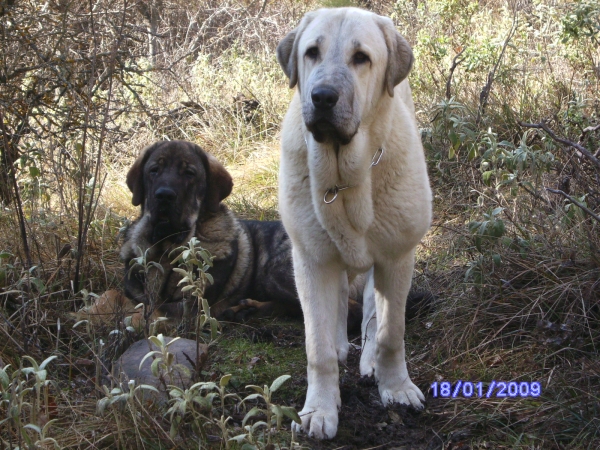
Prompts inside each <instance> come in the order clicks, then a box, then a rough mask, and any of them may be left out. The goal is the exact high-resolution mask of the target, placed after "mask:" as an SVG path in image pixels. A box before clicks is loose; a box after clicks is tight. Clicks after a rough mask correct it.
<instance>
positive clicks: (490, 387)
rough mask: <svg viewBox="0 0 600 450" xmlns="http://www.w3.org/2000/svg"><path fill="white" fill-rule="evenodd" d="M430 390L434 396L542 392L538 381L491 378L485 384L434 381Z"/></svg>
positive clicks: (505, 394)
mask: <svg viewBox="0 0 600 450" xmlns="http://www.w3.org/2000/svg"><path fill="white" fill-rule="evenodd" d="M486 385H487V386H486ZM431 391H432V394H433V396H434V397H444V398H456V397H465V398H472V397H476V398H491V397H496V398H504V397H539V396H540V395H541V394H542V384H541V383H540V382H539V381H495V380H492V381H491V382H490V383H485V385H484V383H483V382H482V381H479V382H472V381H463V380H458V381H457V382H456V383H454V384H452V383H450V382H449V381H441V382H438V381H435V382H434V383H432V384H431Z"/></svg>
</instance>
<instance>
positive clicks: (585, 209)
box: [546, 188, 600, 222]
mask: <svg viewBox="0 0 600 450" xmlns="http://www.w3.org/2000/svg"><path fill="white" fill-rule="evenodd" d="M546 190H547V191H548V192H552V193H553V194H559V195H562V196H563V197H564V198H566V199H569V201H570V202H571V203H573V204H575V205H577V206H579V207H580V208H581V209H583V210H584V211H585V212H586V213H588V214H589V215H590V216H592V217H593V218H594V219H596V221H598V222H600V216H598V215H596V214H594V212H593V211H592V210H590V209H589V208H588V207H587V206H585V205H584V204H582V203H581V202H579V201H578V200H577V199H575V198H573V197H571V196H570V195H569V194H567V193H566V192H563V191H560V190H558V189H550V188H546Z"/></svg>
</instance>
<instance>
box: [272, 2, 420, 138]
mask: <svg viewBox="0 0 600 450" xmlns="http://www.w3.org/2000/svg"><path fill="white" fill-rule="evenodd" d="M277 59H278V61H279V64H280V65H281V67H282V68H283V71H284V72H285V74H286V75H287V76H288V78H289V79H290V88H293V87H294V86H295V85H296V84H298V90H299V92H300V96H301V99H302V116H303V119H304V123H305V124H306V127H307V129H308V130H309V131H310V132H311V133H312V134H313V137H314V139H315V140H316V141H317V142H325V141H333V142H337V143H340V144H342V145H346V144H348V143H349V142H350V141H351V140H352V138H353V137H354V135H355V134H356V132H357V131H358V127H359V126H360V124H361V121H362V120H363V119H364V118H367V117H368V116H369V114H370V113H371V110H372V108H373V107H374V106H375V105H377V104H378V103H379V100H380V97H381V96H382V95H389V96H392V97H393V96H394V87H395V86H396V85H397V84H399V83H400V82H401V81H402V80H403V79H404V78H406V77H407V75H408V73H409V72H410V69H411V67H412V62H413V55H412V50H411V48H410V46H409V44H408V43H407V42H406V40H405V39H404V38H403V37H402V36H401V35H400V33H398V31H396V28H395V27H394V24H393V22H392V21H391V20H390V19H388V18H387V17H382V16H378V15H377V14H374V13H371V12H368V11H364V10H361V9H357V8H336V9H319V10H317V11H313V12H310V13H308V14H306V15H305V16H304V18H303V19H302V21H301V22H300V25H299V26H298V27H297V28H296V29H294V30H293V31H291V32H290V33H289V34H288V35H287V36H286V37H285V38H284V39H283V40H282V41H281V42H280V43H279V45H278V46H277Z"/></svg>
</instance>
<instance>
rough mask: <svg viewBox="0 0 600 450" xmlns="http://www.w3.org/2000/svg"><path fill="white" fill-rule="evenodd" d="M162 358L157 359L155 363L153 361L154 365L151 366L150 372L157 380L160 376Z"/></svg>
mask: <svg viewBox="0 0 600 450" xmlns="http://www.w3.org/2000/svg"><path fill="white" fill-rule="evenodd" d="M161 361H162V358H156V359H155V360H154V361H152V365H151V366H150V371H151V372H152V375H154V376H155V377H156V378H158V376H159V370H160V367H159V364H160V363H161Z"/></svg>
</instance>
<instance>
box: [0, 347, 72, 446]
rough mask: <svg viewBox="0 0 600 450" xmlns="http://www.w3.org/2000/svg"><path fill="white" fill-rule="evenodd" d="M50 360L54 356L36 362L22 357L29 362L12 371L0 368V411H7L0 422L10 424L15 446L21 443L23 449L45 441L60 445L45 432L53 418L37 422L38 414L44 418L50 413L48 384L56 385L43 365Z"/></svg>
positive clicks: (47, 430)
mask: <svg viewBox="0 0 600 450" xmlns="http://www.w3.org/2000/svg"><path fill="white" fill-rule="evenodd" d="M54 359H56V356H50V357H48V358H46V359H45V360H44V361H43V362H42V363H41V364H38V363H37V361H35V359H33V358H32V357H30V356H23V360H25V361H28V362H29V363H31V367H25V368H24V367H21V368H19V369H17V370H14V371H12V370H11V366H10V364H8V365H7V366H6V367H4V368H2V369H0V394H1V397H0V410H6V412H7V414H6V418H5V419H3V420H0V425H3V424H5V423H8V424H10V425H11V426H12V427H13V429H14V431H15V434H16V436H17V444H18V448H23V443H24V444H25V445H26V446H27V448H39V447H40V446H46V445H48V444H52V445H53V446H54V448H60V447H59V445H58V443H57V442H56V440H55V439H54V438H52V437H50V436H49V435H48V433H49V430H50V427H51V426H52V424H53V423H54V422H55V421H56V420H49V421H47V422H45V423H44V425H43V426H40V425H39V423H40V422H42V420H41V419H40V415H41V414H42V413H43V414H44V416H45V418H46V419H44V421H45V420H47V418H48V417H49V415H50V411H49V403H50V402H49V387H50V386H51V385H54V386H56V384H55V383H54V381H52V380H49V379H48V372H47V369H46V367H47V365H48V364H49V363H50V362H51V361H53V360H54ZM21 365H22V362H21ZM42 391H43V398H42ZM32 394H33V395H32ZM31 431H33V432H35V433H36V434H37V438H36V437H32V435H31V433H30V432H31Z"/></svg>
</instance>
